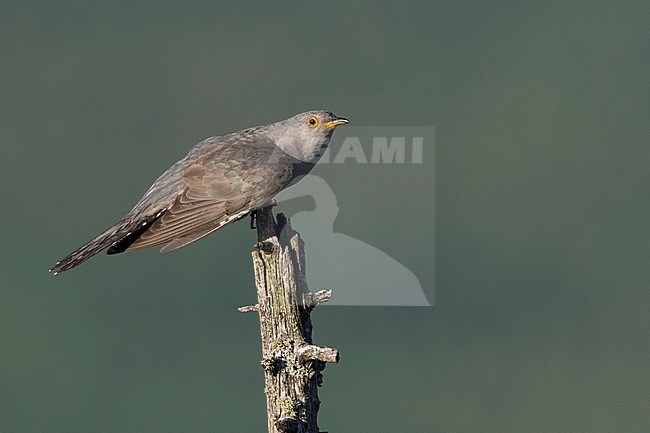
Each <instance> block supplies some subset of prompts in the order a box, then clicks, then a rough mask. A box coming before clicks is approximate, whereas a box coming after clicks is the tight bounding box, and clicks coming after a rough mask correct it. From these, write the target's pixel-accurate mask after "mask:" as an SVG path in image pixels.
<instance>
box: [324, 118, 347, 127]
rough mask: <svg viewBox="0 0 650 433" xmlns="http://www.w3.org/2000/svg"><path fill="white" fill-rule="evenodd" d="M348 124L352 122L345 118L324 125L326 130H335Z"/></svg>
mask: <svg viewBox="0 0 650 433" xmlns="http://www.w3.org/2000/svg"><path fill="white" fill-rule="evenodd" d="M348 123H350V121H349V120H348V119H346V118H345V117H337V118H336V119H334V120H330V121H329V122H325V123H323V126H325V127H326V128H334V127H335V126H339V125H346V124H348Z"/></svg>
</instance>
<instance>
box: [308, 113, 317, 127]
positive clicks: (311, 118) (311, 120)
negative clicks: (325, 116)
mask: <svg viewBox="0 0 650 433" xmlns="http://www.w3.org/2000/svg"><path fill="white" fill-rule="evenodd" d="M307 123H309V126H311V127H312V128H314V127H316V126H318V119H317V118H316V116H309V120H307Z"/></svg>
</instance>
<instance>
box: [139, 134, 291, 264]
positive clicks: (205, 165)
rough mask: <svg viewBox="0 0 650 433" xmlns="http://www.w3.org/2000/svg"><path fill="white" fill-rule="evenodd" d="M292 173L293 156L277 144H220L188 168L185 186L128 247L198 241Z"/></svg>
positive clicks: (173, 245) (282, 183)
mask: <svg viewBox="0 0 650 433" xmlns="http://www.w3.org/2000/svg"><path fill="white" fill-rule="evenodd" d="M291 176H292V164H291V159H290V157H289V156H288V155H286V154H284V153H282V152H280V151H278V150H273V147H271V146H255V145H252V146H248V147H241V146H238V147H227V146H219V147H218V148H216V149H215V150H213V151H211V152H209V153H207V154H204V155H202V156H201V157H199V158H197V159H196V160H194V161H192V162H191V163H190V164H188V165H187V166H186V167H185V168H184V170H183V172H182V175H181V178H182V180H183V182H184V184H185V188H184V189H183V190H182V191H181V192H180V193H179V194H178V195H177V196H176V199H175V200H174V201H173V204H172V205H171V206H170V207H169V208H168V209H167V211H166V212H165V213H164V215H163V216H162V217H161V218H160V219H159V220H157V221H156V222H155V223H154V224H152V225H151V227H150V228H149V230H147V231H146V232H144V233H143V234H142V236H140V238H139V239H137V240H136V241H135V242H133V244H131V245H130V246H129V248H128V250H136V249H141V248H149V247H153V246H157V245H166V246H165V248H163V249H162V251H163V252H165V251H171V250H173V249H176V248H180V247H182V246H185V245H187V244H188V243H191V242H194V241H195V240H197V239H199V238H201V237H203V236H205V235H207V234H209V233H211V232H213V231H214V230H217V229H219V228H221V227H223V226H224V225H226V224H228V223H230V222H232V221H235V220H237V219H239V218H241V217H243V216H245V215H246V214H247V213H248V212H250V211H251V210H253V209H255V208H257V207H259V206H261V205H263V204H264V203H266V202H267V201H268V200H270V199H271V198H272V197H273V196H274V195H276V194H277V193H278V192H280V190H282V189H283V188H284V187H285V186H286V185H287V184H288V183H289V181H290V179H291Z"/></svg>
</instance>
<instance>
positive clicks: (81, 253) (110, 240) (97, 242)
mask: <svg viewBox="0 0 650 433" xmlns="http://www.w3.org/2000/svg"><path fill="white" fill-rule="evenodd" d="M120 223H121V222H120ZM120 223H117V224H115V225H114V226H113V227H111V228H109V229H108V230H106V231H105V232H103V233H102V234H100V235H98V236H97V237H95V238H94V239H92V240H91V241H89V242H87V243H86V244H85V245H83V246H81V247H79V248H77V249H76V250H75V251H73V252H72V253H70V254H68V255H67V256H66V257H64V258H63V259H61V260H60V261H58V262H57V263H56V265H54V266H53V267H52V269H50V272H52V273H54V275H57V274H60V273H61V272H65V271H67V270H70V269H72V268H74V267H76V266H79V265H80V264H82V263H83V262H85V261H86V260H88V259H89V258H91V257H92V256H94V255H95V254H97V253H99V252H101V251H102V250H105V249H106V248H108V247H110V246H111V245H113V244H114V243H115V242H116V241H118V240H119V237H118V233H119V232H121V230H120V228H121V227H122V224H120Z"/></svg>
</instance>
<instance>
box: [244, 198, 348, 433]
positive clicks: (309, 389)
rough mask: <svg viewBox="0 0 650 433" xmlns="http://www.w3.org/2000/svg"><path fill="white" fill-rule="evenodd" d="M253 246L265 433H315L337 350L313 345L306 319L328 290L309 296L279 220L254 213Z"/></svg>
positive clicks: (293, 240) (295, 237)
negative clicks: (325, 376)
mask: <svg viewBox="0 0 650 433" xmlns="http://www.w3.org/2000/svg"><path fill="white" fill-rule="evenodd" d="M256 219H257V234H258V241H259V242H258V244H257V245H256V246H255V250H254V251H253V253H252V255H253V265H254V268H255V284H256V286H257V299H258V303H257V304H256V305H252V306H249V307H242V308H240V309H239V310H240V311H242V312H244V311H255V310H256V311H257V312H258V314H259V319H260V331H261V334H262V361H261V366H262V369H263V370H264V392H265V394H266V410H267V415H268V430H269V433H318V432H319V430H318V424H317V414H318V408H319V406H320V400H319V399H318V387H319V386H321V384H322V374H321V371H322V370H323V369H324V368H325V363H326V362H338V360H339V354H338V351H337V350H336V349H332V348H329V347H322V346H315V345H313V344H312V336H311V334H312V324H311V318H310V313H311V311H312V310H313V309H314V307H315V306H316V305H317V304H319V303H322V302H326V301H327V300H328V299H329V297H330V296H331V291H330V290H322V291H320V292H317V293H312V292H310V291H309V290H308V288H307V281H306V278H305V257H304V251H303V249H304V243H303V241H302V239H300V235H299V233H298V232H296V231H295V230H293V228H292V227H291V225H290V223H289V222H288V221H287V219H286V218H285V216H284V215H283V214H278V216H277V223H276V221H275V220H274V218H273V213H272V212H271V207H267V208H264V209H262V210H259V211H257V218H256Z"/></svg>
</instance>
